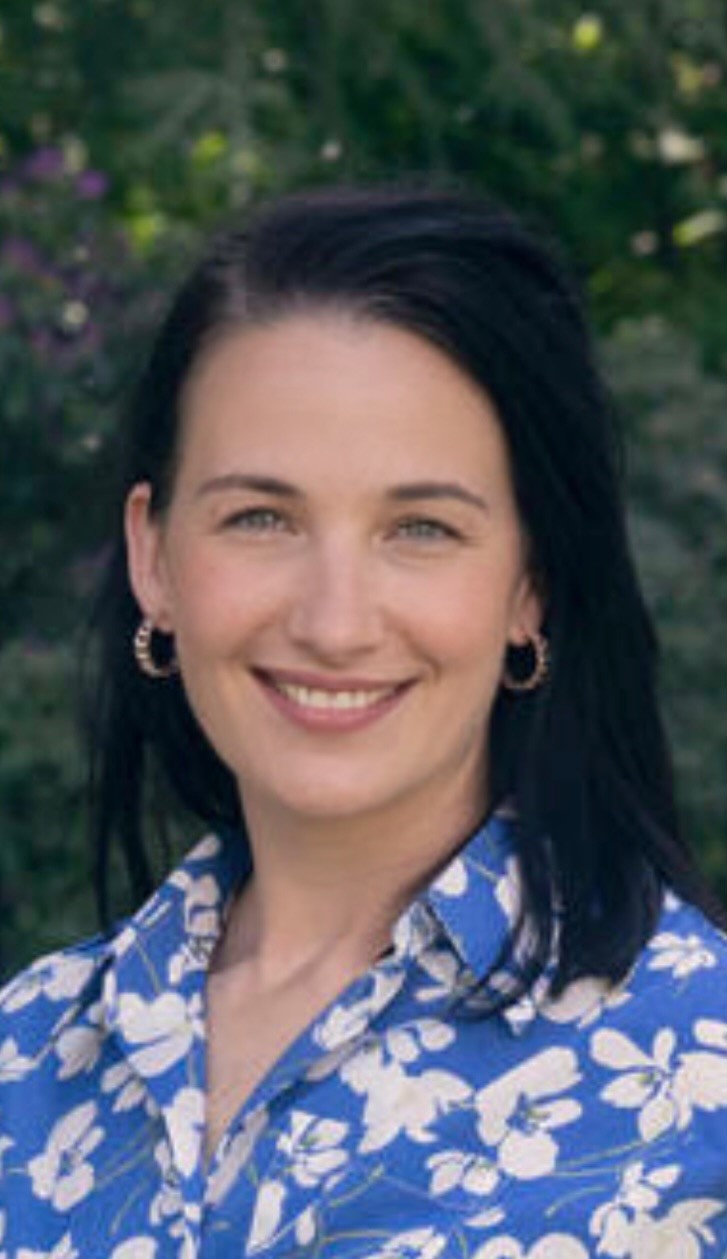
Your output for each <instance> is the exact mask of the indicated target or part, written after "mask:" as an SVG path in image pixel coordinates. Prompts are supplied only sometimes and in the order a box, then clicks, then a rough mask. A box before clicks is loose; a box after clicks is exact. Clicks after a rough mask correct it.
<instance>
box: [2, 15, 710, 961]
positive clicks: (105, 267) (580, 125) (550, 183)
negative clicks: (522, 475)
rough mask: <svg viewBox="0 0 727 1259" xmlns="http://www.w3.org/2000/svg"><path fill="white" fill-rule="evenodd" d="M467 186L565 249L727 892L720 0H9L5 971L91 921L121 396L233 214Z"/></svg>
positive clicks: (683, 739) (682, 750)
mask: <svg viewBox="0 0 727 1259" xmlns="http://www.w3.org/2000/svg"><path fill="white" fill-rule="evenodd" d="M430 173H434V174H436V175H437V176H443V177H449V178H456V179H459V180H463V181H465V182H466V183H468V184H470V185H474V186H476V187H480V188H482V189H485V190H488V191H489V192H491V193H493V194H494V195H496V196H500V197H502V198H504V199H505V200H506V201H509V202H510V203H511V204H512V205H513V206H515V207H516V208H517V209H519V210H520V211H521V212H523V213H524V214H525V215H526V216H527V217H528V218H529V219H530V220H531V221H532V222H533V223H534V224H535V225H536V226H538V227H540V228H541V229H543V230H545V231H546V232H548V233H550V234H551V235H553V236H555V237H557V238H558V239H560V240H561V241H562V242H563V243H564V245H565V247H566V250H567V252H568V254H569V256H570V258H571V260H572V262H573V265H574V267H575V268H576V269H577V271H578V272H579V273H580V275H581V277H582V279H583V282H584V285H585V287H586V289H587V292H588V294H589V297H590V301H591V306H592V312H593V316H594V319H595V320H596V323H597V327H598V330H599V333H600V337H601V343H602V352H603V362H604V367H605V369H606V371H607V372H608V375H609V378H610V380H611V383H612V386H613V389H614V392H615V394H616V396H617V398H618V400H619V401H620V404H621V408H622V412H623V416H624V421H625V426H626V434H627V445H628V454H629V464H628V468H629V472H628V476H629V493H630V502H631V504H632V524H633V538H634V544H635V547H636V550H637V555H638V559H639V563H640V567H641V571H642V574H643V579H644V583H645V587H646V590H647V594H648V598H649V601H650V604H651V606H652V608H653V611H654V614H655V616H656V619H657V623H658V626H659V628H660V631H661V636H662V641H663V646H664V668H663V687H664V700H665V704H666V709H667V714H668V718H669V721H670V725H671V728H672V732H673V737H674V743H675V750H676V757H677V765H678V769H679V781H680V792H681V797H682V805H683V810H684V816H685V825H686V828H687V830H688V831H689V832H690V833H691V834H692V836H693V838H694V841H695V843H696V844H697V845H698V847H699V850H700V852H701V854H702V857H703V861H704V863H705V865H706V867H707V868H708V870H709V871H710V873H711V874H712V876H713V877H714V879H715V881H716V882H717V884H718V885H719V886H720V888H721V889H722V891H723V892H725V891H727V850H726V845H725V838H726V833H727V659H726V654H725V642H724V628H723V627H724V624H725V615H726V614H727V286H726V285H725V261H726V259H727V12H726V11H725V8H724V3H723V0H631V3H629V4H628V5H625V4H624V3H623V0H600V2H598V3H594V4H593V5H591V6H590V7H589V8H587V9H584V7H583V5H582V4H580V3H578V2H576V0H549V3H548V4H547V5H545V4H542V3H538V2H537V0H498V2H497V3H492V2H491V0H428V2H427V3H422V2H421V0H385V2H384V0H368V2H367V4H365V5H362V4H359V3H355V2H354V0H305V3H303V0H274V2H273V0H216V2H215V3H214V4H206V5H205V4H199V3H191V2H190V0H173V2H172V0H39V2H38V3H29V0H4V3H3V8H2V10H1V11H0V878H1V882H2V889H3V890H2V893H1V896H2V900H1V901H0V961H1V962H2V965H3V966H4V967H5V968H7V969H12V968H13V967H15V966H18V965H20V964H21V963H22V962H23V961H25V960H26V959H27V958H29V957H30V956H32V955H33V954H34V953H37V952H38V951H39V950H42V949H46V948H49V947H52V946H54V945H55V944H57V943H59V942H62V941H65V940H67V939H70V938H73V937H75V936H77V935H78V934H80V933H82V932H86V931H89V930H91V929H92V928H93V923H94V920H93V909H92V905H91V902H90V896H89V891H88V875H87V861H86V853H85V847H84V839H83V805H84V782H83V767H82V760H81V757H80V753H79V750H78V746H77V739H76V733H75V716H74V696H75V694H76V691H77V685H76V682H77V677H76V672H75V658H76V654H77V646H78V626H79V625H80V623H81V621H82V618H83V615H84V610H85V609H86V608H87V605H88V600H89V592H90V590H91V589H92V586H93V579H94V574H95V572H96V570H97V567H98V563H99V559H100V557H101V556H102V554H103V539H104V535H105V529H106V526H107V515H106V513H107V510H108V492H107V491H108V485H109V479H110V477H111V476H112V474H113V445H112V442H111V434H112V432H113V426H114V417H115V415H116V414H117V412H118V410H119V407H120V405H121V403H122V402H123V399H124V397H125V395H126V393H127V391H128V388H129V384H130V381H131V380H132V379H133V375H134V372H135V370H136V369H137V367H138V364H139V361H140V359H141V357H142V355H143V353H144V348H145V346H146V344H147V342H148V336H149V330H150V328H151V327H152V325H153V322H154V319H155V318H156V316H157V313H158V311H159V308H160V306H161V305H162V304H163V302H164V298H165V294H166V293H167V292H168V291H169V289H170V287H171V285H172V281H173V278H174V277H176V276H177V275H178V274H179V273H180V271H181V270H182V269H183V268H184V267H185V266H186V265H187V263H188V261H189V259H190V257H191V256H193V255H194V253H195V251H196V250H197V248H198V245H199V240H200V239H201V237H203V236H204V234H205V233H206V232H207V231H208V230H209V229H210V228H211V227H213V226H216V225H218V224H219V222H220V221H223V220H228V219H230V218H231V217H234V216H235V215H237V214H240V213H242V214H244V212H245V209H246V207H248V206H249V205H250V204H251V203H253V202H254V201H255V200H257V199H258V198H259V197H261V196H265V195H269V194H274V193H276V192H279V191H282V190H285V189H287V188H291V187H299V186H301V185H305V184H315V183H320V182H329V181H331V180H345V179H352V178H355V179H362V178H363V179H369V180H377V179H381V178H390V177H392V176H397V175H402V174H423V175H426V174H430Z"/></svg>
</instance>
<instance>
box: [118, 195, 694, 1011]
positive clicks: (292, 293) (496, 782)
mask: <svg viewBox="0 0 727 1259" xmlns="http://www.w3.org/2000/svg"><path fill="white" fill-rule="evenodd" d="M320 309H328V310H331V309H333V310H336V309H339V310H341V311H349V312H355V313H356V314H358V315H360V316H362V317H364V318H369V319H373V320H379V321H384V322H387V323H390V324H393V325H397V326H399V327H401V328H404V329H407V330H409V331H411V332H413V333H416V334H417V335H419V336H421V337H423V338H425V339H426V340H428V341H429V342H431V343H433V344H434V345H435V346H437V347H439V349H440V350H442V351H443V352H444V353H445V354H447V355H449V356H450V357H451V359H452V360H454V361H455V362H456V363H457V364H458V365H459V366H460V368H461V369H462V370H464V371H465V372H466V373H467V374H468V376H469V377H470V378H471V379H472V380H473V381H474V382H476V384H477V385H478V386H479V387H480V388H481V389H482V390H483V391H484V392H485V393H486V394H487V396H488V397H489V398H490V399H491V400H492V402H493V403H494V405H495V408H496V411H497V414H498V416H499V420H500V423H501V425H502V429H503V432H504V435H505V438H506V442H507V446H508V449H509V454H510V459H511V467H512V474H513V479H514V486H515V493H516V498H517V503H518V506H519V511H520V515H521V518H522V521H523V524H524V528H525V531H526V534H527V537H528V539H529V544H530V548H531V554H532V563H533V568H534V572H535V574H536V576H537V580H538V582H539V583H540V588H541V590H542V592H543V595H544V602H545V606H546V620H545V625H544V630H545V632H546V634H547V637H548V640H549V644H550V654H551V669H550V676H549V679H548V682H547V684H546V685H544V686H542V687H541V688H539V689H538V690H537V691H536V692H534V693H532V694H527V695H522V694H512V693H509V692H508V691H507V690H505V689H504V688H501V690H500V693H499V695H498V697H497V700H496V703H495V707H494V710H493V714H492V719H491V730H490V764H489V767H488V769H489V773H488V778H489V782H490V784H491V803H492V804H493V805H495V804H497V803H498V802H501V801H504V800H507V801H509V802H511V803H512V804H513V805H514V810H515V815H516V822H515V827H516V842H517V854H518V860H519V867H520V874H521V878H522V883H523V889H524V904H523V919H522V921H523V922H524V923H525V922H527V924H528V927H529V930H528V932H527V939H528V941H529V951H528V955H527V958H526V962H525V965H524V967H523V971H522V985H521V986H522V987H526V986H527V985H528V983H529V982H530V981H531V980H532V978H533V977H534V976H535V975H536V974H537V973H539V972H540V971H541V970H542V968H543V966H544V965H545V962H546V959H547V957H548V954H549V951H550V949H551V947H552V942H553V934H554V924H555V921H556V918H557V920H558V934H559V953H558V958H559V960H558V968H557V972H556V975H555V988H556V990H557V989H559V988H561V987H562V986H563V984H564V983H566V982H567V981H568V980H570V979H572V978H574V977H577V976H579V975H584V974H597V975H603V976H607V977H609V978H611V979H612V980H617V979H618V978H620V977H621V976H623V975H624V974H625V972H626V971H627V969H628V968H629V967H630V965H631V964H632V962H633V961H634V959H635V957H636V955H637V954H638V952H639V950H640V948H641V947H642V946H643V944H644V942H645V941H646V939H647V938H648V936H649V934H650V933H651V931H652V930H653V927H654V924H655V921H656V917H657V914H658V911H659V906H660V902H661V893H662V888H663V886H664V884H665V883H669V884H671V885H672V886H673V887H674V888H675V889H677V890H678V891H679V892H680V893H682V894H684V895H685V896H686V897H688V898H689V899H691V900H694V901H696V902H698V903H701V904H702V905H703V906H704V907H705V908H706V907H707V906H708V897H707V893H706V892H705V890H704V888H703V886H702V884H701V881H700V879H699V877H698V875H697V873H696V870H695V867H694V865H693V863H692V860H691V858H690V856H689V853H688V850H687V848H686V847H685V845H684V844H683V842H682V841H681V840H680V838H679V835H678V830H677V822H676V814H675V807H674V795H673V785H672V774H671V769H670V761H669V755H668V750H667V746H666V741H665V737H664V732H663V728H662V723H661V719H660V715H659V710H658V705H657V699H656V685H655V673H656V645H655V638H654V634H653V632H652V627H651V624H650V620H649V617H648V614H647V611H646V609H645V606H644V603H643V600H642V596H641V593H640V590H639V586H638V582H637V578H636V574H635V570H634V565H633V562H632V559H631V556H630V552H629V546H628V541H627V534H626V526H625V516H624V508H623V502H622V495H621V488H620V459H619V452H618V443H617V437H616V430H615V425H614V421H613V416H612V411H611V406H610V403H609V399H608V396H607V393H606V391H605V389H604V387H603V384H602V382H601V380H600V378H599V375H598V372H597V370H596V367H595V365H594V355H593V353H592V347H591V342H590V338H589V333H588V330H587V327H586V324H585V322H584V318H583V315H582V311H581V306H580V302H579V299H578V296H577V293H576V292H575V290H574V287H573V285H572V283H571V281H570V280H569V279H568V278H567V276H566V274H565V273H564V269H563V268H562V266H561V264H560V263H559V262H558V261H557V260H556V258H555V257H554V255H553V253H552V251H551V250H550V249H549V248H546V247H545V246H544V245H543V244H542V242H540V241H539V240H537V239H535V238H534V237H533V236H532V235H531V234H530V233H529V232H528V231H527V230H525V229H524V228H523V226H522V225H521V224H520V223H519V222H518V221H517V220H516V219H515V218H514V217H513V216H512V215H510V214H509V213H507V212H505V211H503V210H502V209H500V208H497V207H495V206H493V205H491V204H490V203H489V202H482V201H480V200H479V199H477V198H473V197H470V196H466V195H460V194H458V193H451V192H431V191H416V190H410V189H397V188H388V189H373V190H372V189H342V188H338V189H332V190H324V191H318V192H314V193H310V194H303V195H297V196H292V197H289V198H285V199H283V200H281V201H278V202H277V203H274V204H273V205H272V206H270V207H268V208H267V209H264V210H263V211H261V212H259V213H258V214H257V215H256V216H255V217H253V218H252V219H251V221H250V222H249V224H248V225H247V226H245V227H244V228H243V229H242V230H239V231H231V232H228V233H226V234H224V235H222V236H221V237H220V238H219V239H218V240H217V241H216V242H215V243H214V244H213V246H212V248H211V250H210V252H209V253H208V255H207V256H206V257H205V258H204V260H203V261H202V262H201V263H200V264H199V265H198V266H197V267H196V269H195V270H194V271H193V273H192V274H191V276H190V277H189V279H188V280H187V282H186V283H185V285H184V287H183V288H182V289H181V291H180V293H179V295H178V297H177V299H176V301H175V302H174V304H173V306H172V308H171V310H170V313H169V315H168V317H167V319H166V321H165V322H164V324H163V326H162V328H161V331H160V333H159V335H158V338H157V340H156V343H155V344H154V346H153V348H152V351H151V355H150V359H149V362H148V366H147V368H146V370H145V372H144V374H143V377H142V379H141V381H140V384H139V387H138V390H137V393H136V397H135V398H134V400H133V405H132V407H131V410H130V413H129V418H128V424H127V427H126V432H125V445H126V450H125V457H124V462H123V476H122V484H121V487H120V490H121V493H120V497H119V504H118V511H117V537H116V540H115V543H114V546H113V553H112V555H111V560H110V563H109V567H108V571H107V574H106V578H105V582H104V586H103V591H102V594H101V598H100V601H99V605H98V609H97V617H96V627H97V629H98V631H99V634H100V642H101V648H100V655H99V666H100V667H99V670H98V684H97V686H96V689H95V694H94V712H95V718H94V721H93V740H94V746H95V762H94V770H93V781H94V783H95V789H96V808H95V832H94V833H95V841H96V884H97V891H98V897H99V902H100V906H101V911H102V915H107V914H108V895H107V882H108V867H109V859H110V854H111V853H112V851H113V850H114V848H116V847H117V846H120V849H121V851H122V852H123V854H124V857H125V861H126V866H127V870H128V873H129V876H130V882H131V888H132V892H133V895H134V897H135V898H137V899H138V898H141V897H143V896H144V895H145V894H147V893H148V891H149V890H150V888H151V875H150V864H149V861H148V857H147V852H146V848H145V844H144V841H143V838H142V813H143V802H144V799H145V788H144V783H145V779H146V778H147V777H148V773H149V770H150V769H151V768H153V767H160V768H161V770H162V772H163V776H164V777H165V778H166V780H167V781H168V782H169V783H170V784H171V786H172V788H173V791H174V793H175V794H176V796H177V797H178V798H179V800H180V801H181V802H182V803H183V804H184V805H185V806H186V808H187V809H189V810H191V812H192V813H193V814H196V815H197V816H199V818H200V819H202V820H203V821H204V823H206V824H208V825H210V826H211V827H213V828H218V829H220V828H223V829H226V828H230V827H232V828H235V829H237V830H238V831H239V833H240V842H241V843H242V844H245V843H246V840H245V832H244V822H243V818H242V817H241V813H240V803H239V798H238V792H237V787H236V783H235V781H234V779H233V777H232V774H231V773H230V771H229V770H228V769H227V767H226V766H225V765H224V764H223V763H222V761H221V760H220V759H219V757H218V756H217V754H216V752H215V751H214V749H213V748H212V747H211V746H210V744H209V742H208V741H207V739H206V738H205V736H204V734H203V733H202V731H201V730H200V728H199V726H198V724H197V722H196V720H195V718H194V715H193V713H192V711H191V709H190V706H189V704H188V702H187V699H186V696H185V692H184V688H183V685H182V683H181V681H180V680H179V679H178V678H176V679H174V680H169V681H166V682H163V683H159V682H154V681H152V680H150V679H148V678H146V677H143V676H142V675H141V674H140V673H139V671H138V669H137V667H136V665H135V663H134V659H133V653H132V650H131V642H132V638H133V634H134V631H135V629H136V627H137V625H138V622H139V617H140V609H139V608H138V606H137V604H136V601H135V599H134V596H133V594H132V592H131V589H130V586H129V579H128V574H127V557H126V550H125V543H124V537H123V528H122V505H123V501H124V499H125V497H126V495H127V493H128V491H129V490H130V488H131V487H132V486H133V485H134V484H135V483H136V482H139V481H148V482H150V484H151V487H152V499H151V510H152V512H154V513H158V514H161V513H163V512H164V511H165V509H166V507H167V505H168V503H169V501H170V496H171V495H172V492H173V487H174V475H175V460H176V456H177V452H178V446H179V424H180V418H179V417H180V399H181V396H182V392H183V389H184V386H185V382H186V381H187V379H188V377H189V374H190V372H191V370H192V369H193V367H194V365H195V363H196V361H197V358H198V356H199V355H200V353H201V351H202V350H203V349H204V348H205V347H206V346H208V345H209V343H210V342H211V341H212V340H213V339H214V338H215V337H219V336H221V335H222V334H224V333H225V332H227V331H229V330H230V329H232V328H235V327H240V328H242V327H244V326H246V325H254V324H260V323H263V322H266V321H271V320H276V319H279V318H281V317H284V316H285V315H287V314H289V313H291V312H294V311H300V310H311V311H315V310H320Z"/></svg>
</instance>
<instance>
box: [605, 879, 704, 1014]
mask: <svg viewBox="0 0 727 1259" xmlns="http://www.w3.org/2000/svg"><path fill="white" fill-rule="evenodd" d="M726 979H727V936H726V935H725V934H724V932H722V931H721V930H720V929H719V928H718V927H717V926H715V924H714V923H712V922H711V921H710V920H709V919H708V918H707V917H706V916H705V915H704V914H703V913H702V911H701V910H700V909H697V908H696V907H695V906H694V905H690V904H688V903H687V902H685V901H682V900H680V899H679V897H677V896H675V895H674V893H672V892H667V894H666V896H665V898H664V905H663V909H662V913H661V916H660V918H659V921H658V923H657V925H656V929H655V931H654V933H653V935H652V936H651V939H650V940H649V941H648V943H647V945H646V947H645V948H644V950H643V952H642V954H641V956H640V957H639V959H638V961H637V963H636V966H635V967H634V970H633V972H632V975H631V977H630V980H629V983H628V986H629V987H630V988H632V989H633V988H642V989H644V990H645V991H652V992H654V993H655V995H656V994H658V995H659V996H660V999H661V1000H662V1001H666V1002H668V1003H671V1001H678V1002H679V1004H680V1005H682V1004H683V1002H684V1000H685V998H689V999H690V1000H693V1001H694V1002H695V1003H697V1005H699V1004H701V1003H704V1004H705V1005H706V1006H708V1007H710V1008H713V1009H714V1010H715V1013H720V1014H721V1015H722V1017H725V1018H727V983H725V980H726Z"/></svg>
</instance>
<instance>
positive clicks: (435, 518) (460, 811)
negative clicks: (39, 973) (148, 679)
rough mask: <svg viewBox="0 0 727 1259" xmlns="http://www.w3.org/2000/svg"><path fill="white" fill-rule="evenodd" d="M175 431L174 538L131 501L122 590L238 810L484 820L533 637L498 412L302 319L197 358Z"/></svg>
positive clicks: (344, 334) (412, 344)
mask: <svg viewBox="0 0 727 1259" xmlns="http://www.w3.org/2000/svg"><path fill="white" fill-rule="evenodd" d="M183 425H184V432H183V440H182V449H181V457H180V462H179V469H178V474H177V478H176V482H175V487H174V493H173V496H172V500H171V504H170V506H169V509H168V511H167V512H166V513H165V515H164V517H163V519H162V520H161V521H157V520H154V519H151V518H150V517H149V514H148V510H147V508H148V499H149V494H148V487H147V486H145V485H140V486H137V487H136V488H135V489H134V490H133V491H132V493H131V495H130V498H129V503H128V511H127V524H128V538H129V548H130V557H131V572H132V582H133V585H134V589H135V592H136V595H137V598H138V600H139V603H140V604H141V606H142V607H143V608H144V610H145V612H147V613H148V614H149V615H151V617H152V619H153V620H154V623H155V625H156V626H157V627H159V628H161V629H164V630H167V631H170V632H172V633H173V634H174V636H175V643H176V653H177V657H178V660H179V664H180V667H181V672H182V677H183V681H184V686H185V689H186V692H187V695H188V697H189V701H190V703H191V705H192V707H193V709H194V711H195V713H196V716H197V718H198V720H199V722H200V724H201V726H202V727H203V729H204V730H205V732H206V734H207V737H208V738H209V740H210V742H211V743H212V744H213V746H214V747H215V749H216V750H217V752H218V753H219V755H220V757H221V758H222V759H223V760H224V761H225V762H226V763H227V765H228V766H229V767H230V769H231V770H232V772H233V773H234V774H235V776H236V778H237V780H238V782H239V785H240V789H241V793H242V796H243V800H244V803H245V805H246V807H247V806H248V804H251V805H254V807H255V808H256V809H257V810H258V811H259V810H260V809H268V810H271V809H272V810H277V811H281V810H282V812H283V813H285V814H288V815H293V814H294V815H297V816H298V817H301V816H303V815H304V816H305V817H306V818H307V819H308V820H312V819H314V818H319V819H321V820H322V819H323V818H326V819H329V820H330V819H333V818H335V817H337V818H339V819H343V818H346V817H348V818H350V817H352V816H353V815H359V816H361V815H368V816H371V818H377V819H379V820H381V821H384V820H385V819H388V820H389V821H390V822H391V823H392V824H393V823H394V821H395V819H396V817H397V815H400V816H403V815H404V814H403V812H402V811H405V812H406V814H407V816H416V810H423V811H425V813H423V814H422V816H426V817H427V818H431V817H432V816H433V815H434V816H438V813H440V812H441V814H442V818H443V824H444V821H445V819H446V818H447V816H449V815H452V816H455V815H456V816H457V817H458V818H460V819H461V818H462V816H466V817H467V819H468V821H469V822H471V823H472V824H474V823H475V822H476V821H477V820H478V819H479V816H480V815H481V813H482V811H483V809H484V808H485V806H486V803H487V801H486V770H485V766H486V761H487V739H488V723H489V716H490V711H491V708H492V704H493V699H494V696H495V694H496V692H497V690H498V687H499V685H500V678H501V674H502V667H503V655H504V652H505V650H506V646H507V644H508V642H512V643H521V642H524V641H525V640H526V639H527V637H528V636H529V635H530V634H531V633H532V632H533V630H535V629H536V628H537V626H538V624H539V620H540V608H539V603H538V599H537V596H536V594H535V593H534V590H533V587H532V584H531V580H530V576H529V573H528V569H527V563H526V546H525V540H524V537H523V532H522V529H521V525H520V522H519V519H518V514H517V511H516V505H515V501H514V496H513V488H512V484H511V479H510V473H509V469H508V459H507V454H506V448H505V443H504V440H503V436H502V433H501V430H500V426H499V423H498V420H497V418H496V415H495V412H494V410H493V407H492V405H491V404H490V403H489V402H488V400H487V398H486V397H485V396H484V395H483V394H482V393H481V392H480V391H479V390H478V388H477V387H476V386H475V385H474V384H473V383H472V382H471V380H470V379H469V378H468V377H467V376H466V375H465V374H464V373H463V372H462V371H461V370H460V369H459V368H458V367H457V366H456V365H455V364H454V363H453V362H452V361H451V360H450V359H449V358H447V357H446V356H445V355H444V354H443V353H441V352H440V351H438V350H437V349H436V348H434V347H433V346H431V345H430V344H429V343H428V342H426V341H424V340H423V339H420V338H419V337H417V336H415V335H413V334H411V333H409V332H406V331H403V330H401V329H398V328H396V327H393V326H388V325H386V324H383V323H375V322H369V321H363V320H356V319H354V318H353V317H347V316H342V315H340V314H335V315H334V314H315V313H309V314H296V315H291V316H288V317H286V318H283V319H281V320H280V321H278V322H276V323H273V324H270V325H267V326H261V327H257V328H252V329H245V330H242V331H237V332H235V333H231V334H230V335H229V336H227V338H226V339H223V340H220V341H219V342H217V343H216V344H215V345H213V346H212V347H211V348H210V349H208V350H207V352H206V354H205V355H204V356H203V358H202V359H201V360H200V362H199V363H198V365H197V368H196V371H195V372H194V373H193V376H192V378H191V380H190V382H189V383H188V387H187V390H186V394H185V404H184V417H183ZM159 685H164V684H163V683H159ZM412 810H414V813H413V814H412V812H411V811H412Z"/></svg>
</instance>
